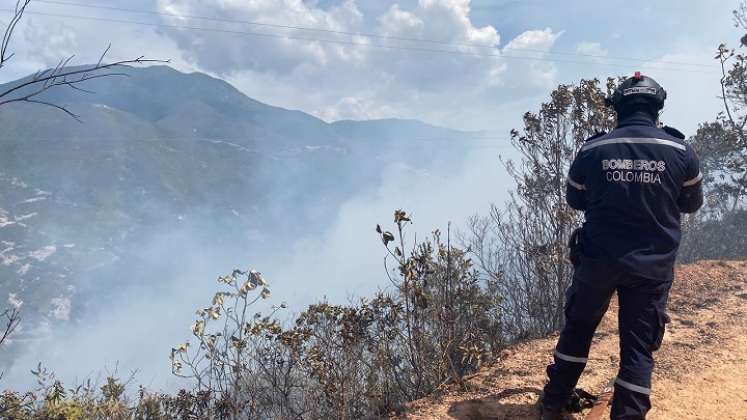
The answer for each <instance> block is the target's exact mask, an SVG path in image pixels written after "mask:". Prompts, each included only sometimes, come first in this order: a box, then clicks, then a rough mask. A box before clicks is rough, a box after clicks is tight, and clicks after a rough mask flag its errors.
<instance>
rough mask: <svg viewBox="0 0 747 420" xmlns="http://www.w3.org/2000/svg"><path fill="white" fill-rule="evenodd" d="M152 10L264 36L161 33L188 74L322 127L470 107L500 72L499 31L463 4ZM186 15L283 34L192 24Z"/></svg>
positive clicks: (436, 0)
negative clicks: (211, 78)
mask: <svg viewBox="0 0 747 420" xmlns="http://www.w3.org/2000/svg"><path fill="white" fill-rule="evenodd" d="M157 4H158V7H159V10H160V11H161V12H163V13H170V14H175V15H177V16H164V17H163V20H164V22H165V23H168V24H173V25H190V26H201V27H209V28H213V29H217V30H229V31H238V32H253V33H261V34H264V35H267V36H258V35H247V34H243V35H242V34H227V33H221V32H212V31H194V30H171V29H169V30H164V31H163V35H164V36H167V37H170V38H171V39H173V40H174V42H175V43H176V44H177V45H179V47H180V48H181V50H182V51H183V53H184V56H185V57H186V59H187V60H188V61H189V62H190V63H191V65H192V66H193V67H196V68H199V69H202V70H205V71H208V72H211V73H213V74H216V75H218V76H220V77H224V78H226V79H228V80H229V81H231V82H232V83H235V84H236V85H237V86H238V87H239V88H240V89H242V90H243V91H244V92H246V93H247V94H249V95H250V96H252V97H254V98H256V99H258V100H261V101H264V102H268V103H271V104H274V105H279V106H283V107H286V108H295V109H302V110H304V111H307V112H310V113H313V114H314V115H316V116H319V117H321V118H323V119H326V120H332V119H336V118H355V119H360V118H379V117H388V116H398V117H403V118H420V119H426V120H428V119H429V118H430V117H432V116H435V115H437V114H446V113H448V111H453V109H454V107H453V104H454V103H455V102H464V103H469V102H470V101H474V99H475V95H482V94H487V93H488V92H487V91H489V90H490V89H491V88H493V87H495V86H498V85H499V84H500V83H499V81H500V80H501V78H502V77H503V75H504V72H505V71H506V63H505V62H504V60H502V58H501V51H500V49H499V48H498V47H499V44H500V42H501V37H500V35H499V34H498V31H497V30H496V28H494V27H493V26H490V25H484V26H479V25H476V24H475V23H474V22H473V21H472V20H471V18H470V1H468V0H420V1H418V2H417V3H415V4H404V3H403V4H399V3H397V4H391V5H388V6H387V7H385V8H383V9H382V10H380V11H379V12H372V11H370V10H369V11H368V12H367V13H368V14H364V12H363V11H361V9H360V8H359V7H358V4H357V3H356V2H354V1H352V0H347V1H343V2H341V3H339V4H337V5H335V6H331V7H326V8H325V7H322V6H320V5H319V2H301V1H299V0H281V1H254V2H236V1H222V2H216V1H212V2H208V1H198V0H158V2H157ZM190 16H213V17H216V18H218V19H224V20H229V21H243V22H261V23H263V24H268V25H282V26H283V28H280V27H277V26H259V25H248V24H238V23H232V22H226V21H221V22H215V21H212V22H210V21H204V20H203V21H195V20H194V19H190ZM289 27H294V28H289ZM297 28H313V29H316V31H309V30H302V29H297ZM329 31H342V32H345V33H346V34H341V33H336V32H329ZM540 32H542V31H540ZM349 34H366V35H369V34H370V35H373V36H363V35H358V36H356V35H349ZM325 41H329V42H325ZM298 92H303V94H299V93H298ZM468 97H469V99H468ZM497 97H498V96H492V98H497ZM430 120H431V121H432V122H436V123H441V124H444V123H445V122H444V121H438V120H433V119H430Z"/></svg>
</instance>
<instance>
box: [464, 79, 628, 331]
mask: <svg viewBox="0 0 747 420" xmlns="http://www.w3.org/2000/svg"><path fill="white" fill-rule="evenodd" d="M615 84H616V81H615V80H613V79H609V80H608V81H607V84H606V86H605V88H606V92H607V93H609V92H611V91H612V90H613V89H614V87H615ZM604 96H605V91H603V90H602V88H601V87H600V82H599V81H598V80H582V81H581V82H580V83H579V84H578V85H577V86H574V85H561V86H559V87H558V88H557V89H556V90H555V91H553V92H552V93H551V94H550V101H548V102H546V103H544V104H542V106H541V108H540V111H539V112H538V113H536V114H535V113H531V112H527V113H526V114H524V128H523V129H522V131H518V130H512V132H511V143H512V145H513V146H514V148H516V149H517V150H518V151H519V152H520V153H521V158H520V160H519V161H516V162H514V161H505V162H504V164H505V166H506V169H507V170H508V172H509V174H510V175H511V177H512V178H513V180H514V182H515V183H516V189H515V190H514V191H513V192H512V193H511V195H510V198H509V200H508V202H507V203H506V205H505V207H504V208H500V207H498V206H496V205H493V206H492V208H491V211H490V214H489V215H488V216H487V217H473V218H472V219H471V220H470V224H469V225H470V232H469V234H468V238H467V242H468V243H469V247H470V249H471V250H472V252H473V253H474V255H475V257H476V259H477V261H478V264H479V267H480V268H481V270H482V272H483V273H484V274H485V275H487V276H488V277H489V278H491V279H492V281H493V282H494V283H495V285H496V288H497V293H498V295H499V296H501V298H502V300H501V311H500V314H501V317H502V318H501V321H502V325H503V327H504V329H505V330H506V332H507V337H506V339H513V340H515V339H521V338H528V337H539V336H544V335H546V334H547V333H549V332H551V331H555V330H557V329H558V328H560V326H561V323H562V320H563V317H562V308H563V300H564V291H565V289H566V288H567V287H568V285H569V284H570V281H571V276H572V268H571V266H570V264H569V263H568V261H567V260H566V255H567V251H566V246H567V243H568V239H569V236H570V234H571V232H572V231H573V229H575V228H576V227H579V226H580V225H581V219H582V215H581V214H580V213H579V212H576V211H574V210H573V209H571V208H570V207H568V205H567V204H566V202H565V184H566V175H567V173H568V169H569V167H570V164H571V162H572V161H573V158H574V157H575V154H576V152H577V151H578V149H579V147H580V146H581V144H582V143H583V141H584V140H585V139H586V138H588V137H590V136H591V135H593V134H595V133H596V132H598V131H603V130H609V129H611V128H612V127H613V126H614V123H615V116H614V114H613V113H612V111H611V110H609V109H608V108H607V107H606V106H605V105H604Z"/></svg>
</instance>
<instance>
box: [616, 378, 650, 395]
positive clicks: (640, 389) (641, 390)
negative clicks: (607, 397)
mask: <svg viewBox="0 0 747 420" xmlns="http://www.w3.org/2000/svg"><path fill="white" fill-rule="evenodd" d="M615 383H616V384H618V385H620V386H621V387H623V388H625V389H629V390H631V391H633V392H638V393H640V394H645V395H651V389H649V388H644V387H642V386H639V385H636V384H631V383H630V382H627V381H623V380H622V379H620V378H619V377H618V378H617V379H615Z"/></svg>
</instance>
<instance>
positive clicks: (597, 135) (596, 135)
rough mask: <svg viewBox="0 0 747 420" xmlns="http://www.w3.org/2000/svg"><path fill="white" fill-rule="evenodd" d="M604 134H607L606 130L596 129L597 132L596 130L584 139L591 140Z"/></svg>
mask: <svg viewBox="0 0 747 420" xmlns="http://www.w3.org/2000/svg"><path fill="white" fill-rule="evenodd" d="M605 134H607V132H606V131H597V132H596V133H595V134H594V135H593V136H591V137H589V138H588V139H586V141H591V140H594V139H596V138H599V137H602V136H603V135H605Z"/></svg>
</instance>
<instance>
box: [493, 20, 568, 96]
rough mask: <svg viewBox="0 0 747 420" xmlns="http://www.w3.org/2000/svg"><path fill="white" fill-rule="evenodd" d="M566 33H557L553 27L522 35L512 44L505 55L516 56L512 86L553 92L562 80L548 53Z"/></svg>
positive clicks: (506, 48) (506, 47)
mask: <svg viewBox="0 0 747 420" xmlns="http://www.w3.org/2000/svg"><path fill="white" fill-rule="evenodd" d="M561 35H563V32H562V31H560V32H554V31H553V30H552V29H551V28H545V29H542V30H529V31H525V32H522V33H521V34H519V35H518V36H516V37H515V38H514V39H512V40H511V41H509V43H508V44H506V46H505V47H503V49H502V52H503V53H504V54H505V55H506V56H507V57H514V58H513V59H514V60H516V63H512V68H511V72H510V79H507V81H508V82H509V83H512V84H517V85H520V86H522V87H523V88H524V90H525V92H526V91H527V89H526V88H527V87H533V88H540V89H545V90H547V89H551V88H552V87H553V86H554V85H555V84H556V83H557V78H558V68H557V66H556V65H555V63H553V62H552V61H550V57H549V56H548V54H547V53H548V52H549V51H550V50H551V49H552V47H553V46H554V45H555V42H556V41H557V40H558V38H560V36H561Z"/></svg>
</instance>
